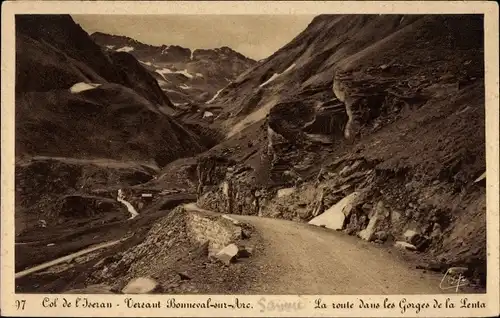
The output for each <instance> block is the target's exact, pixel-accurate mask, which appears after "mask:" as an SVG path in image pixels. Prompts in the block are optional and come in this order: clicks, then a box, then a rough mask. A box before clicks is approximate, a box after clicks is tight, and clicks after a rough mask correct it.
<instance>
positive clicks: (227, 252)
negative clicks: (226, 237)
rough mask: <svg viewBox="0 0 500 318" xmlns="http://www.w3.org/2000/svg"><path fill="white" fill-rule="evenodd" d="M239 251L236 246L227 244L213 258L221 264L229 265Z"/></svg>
mask: <svg viewBox="0 0 500 318" xmlns="http://www.w3.org/2000/svg"><path fill="white" fill-rule="evenodd" d="M239 251H240V249H239V247H238V246H237V245H236V244H229V245H227V246H226V247H224V248H223V249H222V250H220V251H219V252H218V253H217V254H215V258H217V259H218V260H220V261H221V262H222V263H224V264H226V265H229V264H230V263H232V262H234V261H235V260H236V259H237V257H238V253H239Z"/></svg>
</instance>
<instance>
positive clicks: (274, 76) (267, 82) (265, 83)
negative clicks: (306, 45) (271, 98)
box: [259, 63, 295, 87]
mask: <svg viewBox="0 0 500 318" xmlns="http://www.w3.org/2000/svg"><path fill="white" fill-rule="evenodd" d="M294 67H295V63H293V64H292V65H290V66H289V67H288V68H287V69H286V70H284V71H283V72H282V73H274V74H273V76H271V78H270V79H268V80H267V81H265V82H264V83H262V84H260V85H259V87H264V86H266V85H267V84H269V83H271V82H272V81H274V80H275V79H277V78H278V77H280V76H281V75H283V74H285V73H288V72H290V71H291V70H292V69H293V68H294Z"/></svg>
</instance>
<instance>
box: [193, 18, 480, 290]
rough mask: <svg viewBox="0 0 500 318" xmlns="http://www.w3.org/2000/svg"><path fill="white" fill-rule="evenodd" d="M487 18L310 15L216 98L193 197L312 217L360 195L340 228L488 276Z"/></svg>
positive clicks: (247, 210)
mask: <svg viewBox="0 0 500 318" xmlns="http://www.w3.org/2000/svg"><path fill="white" fill-rule="evenodd" d="M482 28H483V22H482V17H481V16H479V15H477V16H475V15H469V16H463V15H462V16H452V15H448V16H447V15H440V16H426V15H323V16H319V17H317V18H315V19H314V20H313V21H312V22H311V24H310V25H309V26H308V27H307V28H306V29H305V30H304V31H303V32H302V33H301V34H299V35H298V36H297V37H296V38H295V39H294V40H292V41H291V42H290V43H288V44H287V45H285V46H284V47H283V48H281V49H280V50H278V51H277V52H276V53H275V54H273V55H272V56H270V57H269V58H268V59H266V60H265V61H263V62H262V63H259V64H258V65H257V66H255V67H254V68H252V69H250V70H249V71H247V72H246V73H245V74H242V75H241V76H240V77H239V78H238V79H237V80H236V81H234V82H233V83H232V84H231V85H229V86H228V87H227V88H225V89H224V90H223V91H222V92H221V93H220V94H219V96H218V98H217V99H216V100H215V102H214V104H217V105H219V106H220V109H221V111H220V113H219V114H218V119H217V120H218V122H219V123H220V125H221V126H222V127H223V128H224V129H225V132H226V135H227V138H226V140H225V141H224V142H222V143H221V144H219V145H218V146H217V147H215V148H213V149H211V150H210V151H209V154H210V156H212V158H213V159H211V160H212V163H211V164H207V163H206V160H205V161H200V164H199V170H200V173H199V176H200V178H199V182H200V186H199V188H200V189H206V191H201V192H202V193H200V199H199V200H198V202H199V204H200V205H201V206H203V207H206V208H210V209H213V210H217V211H220V212H224V213H227V212H229V213H237V214H238V213H242V214H259V215H264V216H273V217H280V218H287V219H295V220H300V221H309V220H311V219H312V218H313V217H315V216H317V215H320V214H321V213H323V211H326V210H328V209H329V208H330V207H332V206H334V205H335V204H336V203H338V202H339V201H340V200H341V199H342V198H344V197H346V196H348V195H350V194H352V193H354V192H357V193H359V195H357V198H356V200H355V202H354V203H353V208H352V209H351V210H350V212H349V213H346V215H344V216H343V217H342V220H344V221H343V222H342V223H341V224H340V228H341V229H343V230H345V231H346V232H347V233H349V234H352V235H358V236H360V237H361V238H362V239H366V240H369V241H376V242H378V243H383V242H385V241H394V240H396V241H398V240H407V241H411V244H412V245H414V246H415V248H416V249H417V250H418V251H419V252H421V253H424V254H423V255H425V257H428V260H429V264H430V263H433V264H434V263H437V264H440V265H439V266H438V267H439V268H444V267H446V266H454V265H464V266H468V267H469V268H470V269H471V272H470V273H469V274H471V275H473V276H474V275H475V277H476V278H478V279H483V283H484V277H485V276H484V275H485V266H486V263H485V260H486V243H485V242H486V233H485V228H486V219H485V213H486V204H485V187H484V184H482V183H481V182H475V180H476V178H478V177H479V176H480V175H481V174H482V173H483V172H484V171H485V165H486V163H485V149H484V148H485V146H484V145H485V136H484V65H483V40H482V39H483V35H482ZM221 156H222V157H225V158H230V159H231V160H234V162H236V164H228V163H227V162H228V160H226V163H223V164H221V163H220V160H217V159H216V158H218V157H221ZM213 166H218V167H219V168H213ZM205 167H211V168H210V169H208V168H205ZM208 180H209V181H208ZM409 233H410V234H412V235H411V237H410V238H409V236H410V234H409ZM423 259H424V258H423ZM425 259H427V258H425Z"/></svg>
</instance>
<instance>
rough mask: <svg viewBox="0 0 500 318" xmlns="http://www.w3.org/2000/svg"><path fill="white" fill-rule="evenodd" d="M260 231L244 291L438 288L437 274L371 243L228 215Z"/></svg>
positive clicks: (304, 227)
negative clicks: (253, 273)
mask: <svg viewBox="0 0 500 318" xmlns="http://www.w3.org/2000/svg"><path fill="white" fill-rule="evenodd" d="M231 217H233V218H235V219H237V220H240V221H244V222H247V223H250V224H252V225H253V226H255V228H256V229H257V231H258V232H259V234H260V235H261V236H262V241H263V244H264V246H263V248H262V254H260V253H258V254H257V259H256V260H255V261H256V264H257V266H259V268H260V273H259V275H258V279H257V281H256V283H255V284H253V287H252V289H251V290H249V291H248V293H258V294H263V293H269V294H329V295H330V294H420V293H434V294H437V293H442V292H443V291H442V290H441V289H440V288H439V283H440V280H441V277H440V276H439V275H433V274H425V273H423V272H421V271H417V270H415V269H414V268H410V265H409V264H405V263H404V262H403V261H402V260H399V259H398V258H397V257H396V256H395V255H393V254H391V253H389V252H388V251H387V250H385V249H382V248H379V247H376V246H374V245H373V244H371V243H368V242H366V241H362V240H360V239H358V238H355V237H350V236H347V235H345V234H342V233H337V232H334V231H331V230H328V229H325V228H320V227H316V226H312V225H307V224H301V223H296V222H291V221H285V220H279V219H269V218H260V217H254V216H241V215H231Z"/></svg>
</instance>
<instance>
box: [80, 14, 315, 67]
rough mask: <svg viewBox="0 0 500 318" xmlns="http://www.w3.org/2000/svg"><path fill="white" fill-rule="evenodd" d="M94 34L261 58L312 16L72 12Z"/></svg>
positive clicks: (296, 31)
mask: <svg viewBox="0 0 500 318" xmlns="http://www.w3.org/2000/svg"><path fill="white" fill-rule="evenodd" d="M72 17H73V19H74V20H75V22H76V23H78V24H80V25H81V27H82V28H83V29H84V30H85V31H87V33H89V34H92V33H93V32H96V31H100V32H103V33H108V34H114V35H125V36H128V37H131V38H133V39H135V40H137V41H139V42H143V43H146V44H150V45H157V46H160V45H162V44H165V45H180V46H182V47H186V48H190V49H210V48H217V47H221V46H228V47H230V48H232V49H233V50H235V51H237V52H240V53H242V54H243V55H245V56H248V57H250V58H253V59H255V60H260V59H263V58H266V57H268V56H269V55H271V54H273V53H274V52H275V51H277V50H278V49H279V48H281V47H282V46H283V45H285V44H287V43H288V42H290V40H292V39H293V38H294V37H295V36H296V35H298V34H299V33H300V32H302V31H303V30H304V29H305V28H306V27H307V25H308V24H309V23H310V22H311V20H312V19H313V18H314V16H312V15H296V14H294V15H127V16H125V15H112V16H110V15H72Z"/></svg>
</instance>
